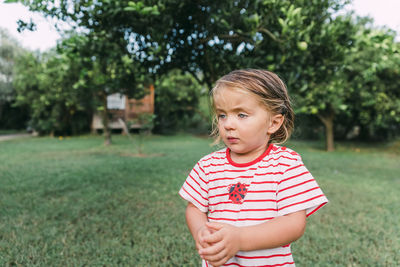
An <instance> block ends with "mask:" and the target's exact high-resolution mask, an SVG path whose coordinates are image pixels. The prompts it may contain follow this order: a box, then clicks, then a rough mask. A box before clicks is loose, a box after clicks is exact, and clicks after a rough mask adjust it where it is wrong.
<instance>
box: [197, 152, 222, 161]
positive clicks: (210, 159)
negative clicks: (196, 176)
mask: <svg viewBox="0 0 400 267" xmlns="http://www.w3.org/2000/svg"><path fill="white" fill-rule="evenodd" d="M224 153H225V152H224ZM211 159H225V157H222V158H218V157H214V156H212V157H211V158H208V159H203V160H202V161H203V162H204V161H209V160H211Z"/></svg>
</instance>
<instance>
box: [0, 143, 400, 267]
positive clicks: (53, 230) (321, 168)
mask: <svg viewBox="0 0 400 267" xmlns="http://www.w3.org/2000/svg"><path fill="white" fill-rule="evenodd" d="M134 140H135V138H134ZM100 142H101V137H87V136H82V137H74V138H64V139H63V140H59V139H55V138H32V139H29V140H14V141H7V142H2V143H1V144H0V162H1V163H2V164H0V198H1V206H0V220H1V222H2V223H1V224H0V236H1V239H0V247H1V249H0V265H1V266H11V265H16V266H18V265H21V266H83V265H87V266H104V265H106V266H132V265H135V266H199V264H200V258H199V257H198V255H197V252H196V249H195V246H194V242H193V240H192V237H191V236H190V233H189V231H188V229H187V227H186V223H185V214H184V213H185V202H184V201H183V200H182V199H181V198H180V197H179V196H178V190H179V188H180V187H181V185H182V184H183V182H184V179H185V178H186V176H187V174H188V172H189V171H190V169H191V168H192V167H193V165H194V164H195V162H196V161H197V160H198V159H199V158H200V157H202V156H203V155H205V154H206V153H209V152H211V150H212V148H211V147H210V146H209V144H210V143H211V142H212V140H210V139H203V138H194V137H190V136H172V137H160V136H148V137H146V138H145V139H144V142H145V153H146V154H149V155H151V154H154V153H163V154H164V156H158V157H157V156H154V157H131V156H127V154H128V155H129V154H131V146H130V141H129V140H128V138H127V137H123V136H116V137H114V144H113V145H112V146H110V147H107V148H106V147H104V146H102V145H101V144H99V143H100ZM399 145H400V144H399V143H396V144H392V145H390V144H381V145H378V146H377V145H373V144H371V143H368V144H364V145H360V144H354V143H344V144H339V146H338V149H337V151H336V152H333V153H325V152H324V151H322V144H320V143H313V142H307V143H305V142H293V143H292V144H291V145H290V146H289V147H291V148H293V149H295V150H296V151H297V152H299V153H300V154H301V155H302V157H303V160H304V162H305V164H306V165H307V167H308V168H309V170H310V171H311V173H312V174H313V175H314V176H315V178H316V179H317V181H318V183H319V185H320V186H321V187H322V189H323V190H324V193H326V194H327V196H328V199H329V200H330V203H329V204H327V205H326V207H324V208H322V209H321V210H320V211H318V212H317V213H315V214H313V215H312V216H310V217H309V218H308V223H307V229H306V233H305V235H304V236H303V237H302V238H301V239H300V240H298V241H296V242H294V243H293V244H292V250H293V255H294V257H295V260H296V263H297V265H299V266H324V267H325V266H332V267H333V266H396V265H397V263H398V262H400V255H399V253H398V251H399V250H400V240H399V239H400V237H399V235H398V233H399V231H400V229H399V224H398V221H399V220H400V215H399V213H398V212H397V211H398V209H399V204H398V203H400V195H399V194H398V192H399V190H400V184H399V183H398V181H399V178H398V175H397V174H398V162H399V160H400V154H399V151H400V150H399V148H400V147H399Z"/></svg>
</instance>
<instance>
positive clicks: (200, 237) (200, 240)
mask: <svg viewBox="0 0 400 267" xmlns="http://www.w3.org/2000/svg"><path fill="white" fill-rule="evenodd" d="M213 232H214V231H213V230H212V229H209V228H208V227H207V226H206V225H203V226H202V227H200V229H199V230H198V231H197V238H196V248H197V251H200V250H201V249H203V248H207V247H209V246H210V244H208V243H207V242H206V241H204V238H205V237H206V236H209V235H211V234H212V233H213Z"/></svg>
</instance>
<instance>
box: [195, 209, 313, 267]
mask: <svg viewBox="0 0 400 267" xmlns="http://www.w3.org/2000/svg"><path fill="white" fill-rule="evenodd" d="M206 225H207V226H208V227H209V228H211V229H212V230H214V231H215V232H214V233H213V234H211V235H207V236H206V237H204V238H203V239H204V241H205V242H207V243H213V245H212V246H210V247H207V248H202V249H200V251H199V253H200V255H201V256H202V257H203V258H204V259H206V260H208V261H209V262H210V263H211V264H212V265H213V266H219V265H222V264H224V263H225V262H226V261H228V260H229V259H230V258H231V257H233V256H234V255H235V254H236V253H237V252H238V251H239V250H241V251H250V250H258V249H268V248H276V247H280V246H283V245H287V244H289V243H291V242H293V241H296V240H297V239H299V238H300V237H301V236H302V235H303V233H304V231H305V227H306V211H305V210H302V211H298V212H294V213H291V214H288V215H285V216H280V217H276V218H274V219H272V220H270V221H268V222H265V223H261V224H258V225H254V226H245V227H235V226H232V225H229V224H224V223H207V224H206Z"/></svg>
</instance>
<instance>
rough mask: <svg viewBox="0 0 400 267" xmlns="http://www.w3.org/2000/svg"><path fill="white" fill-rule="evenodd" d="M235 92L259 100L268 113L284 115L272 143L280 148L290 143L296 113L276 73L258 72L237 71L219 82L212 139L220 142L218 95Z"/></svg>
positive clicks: (214, 89)
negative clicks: (222, 89)
mask: <svg viewBox="0 0 400 267" xmlns="http://www.w3.org/2000/svg"><path fill="white" fill-rule="evenodd" d="M225 87H229V88H235V89H239V90H243V91H245V92H250V93H252V94H254V95H256V96H258V97H259V99H260V101H261V103H262V104H263V105H264V106H265V108H266V109H267V111H268V112H271V113H272V114H274V115H276V114H282V115H283V116H284V121H283V124H282V126H281V127H280V128H279V129H278V130H277V131H276V132H275V133H273V134H272V135H271V136H270V139H269V142H270V143H277V144H281V143H284V142H285V141H286V140H287V139H289V137H290V135H291V133H292V131H293V126H294V112H293V109H292V105H291V103H290V98H289V95H288V92H287V89H286V86H285V84H284V83H283V81H282V80H281V79H280V78H279V77H278V75H276V74H275V73H273V72H270V71H266V70H258V69H245V70H235V71H232V72H230V73H228V74H227V75H225V76H223V77H222V78H220V79H219V80H218V81H217V82H216V85H215V87H214V88H213V89H212V90H211V91H210V96H211V101H212V107H213V112H214V116H213V130H212V133H211V135H212V136H214V137H215V138H216V142H215V143H218V142H219V141H220V136H219V132H218V118H217V116H216V112H215V102H214V101H215V99H214V98H215V95H216V93H217V92H218V91H219V90H220V89H221V88H225Z"/></svg>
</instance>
